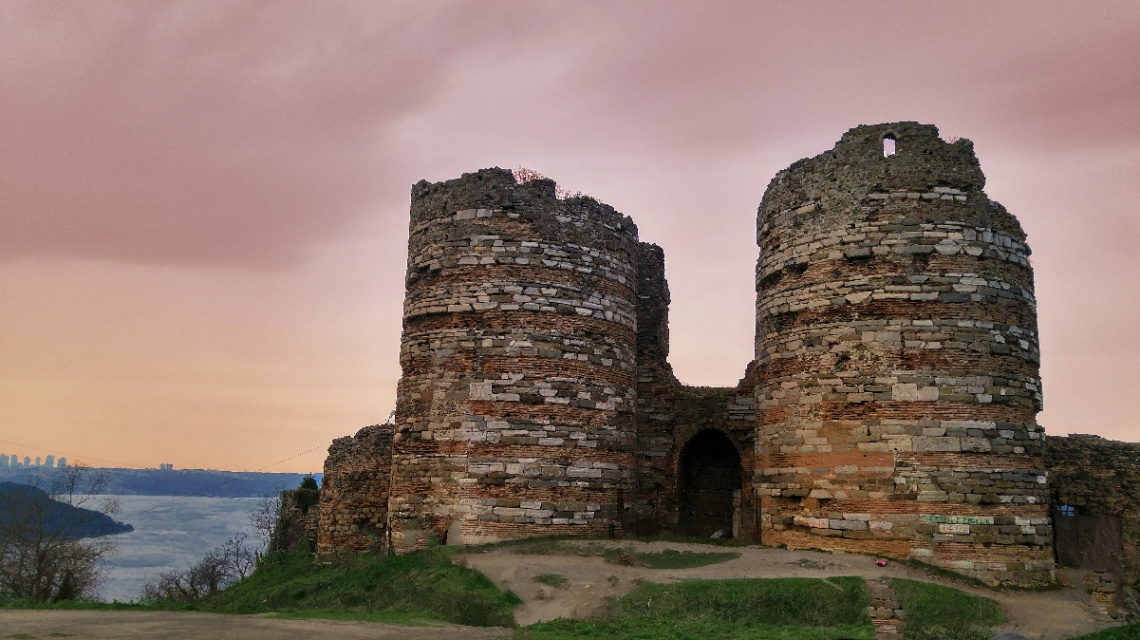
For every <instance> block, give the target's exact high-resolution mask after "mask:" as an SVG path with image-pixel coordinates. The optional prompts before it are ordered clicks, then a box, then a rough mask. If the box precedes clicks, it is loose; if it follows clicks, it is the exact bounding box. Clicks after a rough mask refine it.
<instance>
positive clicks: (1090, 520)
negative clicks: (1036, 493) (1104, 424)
mask: <svg viewBox="0 0 1140 640" xmlns="http://www.w3.org/2000/svg"><path fill="white" fill-rule="evenodd" d="M1045 462H1046V465H1047V467H1048V469H1049V491H1050V494H1051V497H1052V502H1053V505H1054V510H1053V516H1054V518H1055V523H1056V533H1057V536H1056V544H1057V558H1058V560H1059V561H1060V562H1059V564H1061V565H1063V566H1067V567H1071V568H1074V569H1080V570H1086V571H1090V572H1091V573H1090V575H1088V576H1087V577H1086V578H1085V583H1086V587H1089V588H1091V590H1092V591H1093V596H1094V597H1095V598H1096V599H1097V600H1099V601H1100V603H1101V604H1102V605H1103V606H1104V607H1105V608H1106V609H1108V610H1112V609H1115V608H1117V607H1120V606H1125V605H1126V604H1128V605H1129V606H1131V607H1132V609H1133V613H1140V611H1136V601H1135V596H1134V595H1133V597H1132V598H1131V600H1132V602H1131V603H1126V600H1128V599H1126V598H1125V593H1126V592H1127V590H1128V589H1127V585H1130V584H1131V585H1134V586H1135V585H1136V582H1137V580H1140V444H1137V443H1131V442H1116V441H1113V440H1106V439H1104V438H1101V437H1100V436H1092V435H1081V434H1072V435H1069V436H1068V437H1056V436H1050V437H1048V438H1046V447H1045ZM1133 593H1134V592H1133Z"/></svg>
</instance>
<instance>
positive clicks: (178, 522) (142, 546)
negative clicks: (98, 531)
mask: <svg viewBox="0 0 1140 640" xmlns="http://www.w3.org/2000/svg"><path fill="white" fill-rule="evenodd" d="M114 498H115V499H116V500H118V503H119V507H120V511H119V512H118V513H116V514H114V515H113V516H112V517H113V518H114V519H115V520H119V521H121V522H126V523H127V524H130V525H133V526H134V528H135V530H134V531H132V532H130V533H120V534H117V535H114V536H110V537H109V538H107V539H108V540H110V541H112V542H114V543H115V545H116V546H117V549H116V550H115V551H114V552H113V553H111V554H110V555H109V556H107V559H106V560H105V562H104V567H105V568H106V573H107V581H106V582H105V583H103V586H102V587H100V589H99V596H100V598H101V599H103V600H107V601H111V600H120V601H124V602H125V601H128V600H136V599H138V597H139V595H140V593H141V591H142V585H143V583H145V582H147V581H148V580H150V579H152V578H154V577H155V576H157V575H158V574H160V573H162V572H164V571H170V570H172V569H178V570H182V569H185V568H186V567H188V566H190V565H192V564H194V563H196V562H197V561H199V560H201V559H202V556H204V555H205V554H206V552H208V551H210V550H211V549H213V548H214V547H217V546H219V545H221V544H222V543H223V542H225V541H226V540H227V539H229V538H230V537H231V536H234V535H236V534H238V533H241V532H245V533H246V534H248V535H249V538H250V539H249V542H250V544H257V543H258V539H257V535H256V533H255V531H254V529H253V525H252V524H251V522H250V517H249V514H250V512H252V511H253V510H254V508H256V507H257V505H258V503H259V502H260V501H261V498H198V497H171V496H114Z"/></svg>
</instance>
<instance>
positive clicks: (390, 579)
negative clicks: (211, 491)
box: [198, 551, 520, 627]
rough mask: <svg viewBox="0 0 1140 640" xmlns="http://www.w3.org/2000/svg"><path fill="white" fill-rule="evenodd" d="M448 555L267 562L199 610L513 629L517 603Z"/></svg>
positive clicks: (305, 556)
mask: <svg viewBox="0 0 1140 640" xmlns="http://www.w3.org/2000/svg"><path fill="white" fill-rule="evenodd" d="M448 555H449V554H445V553H443V552H439V551H429V552H420V553H413V554H409V555H405V556H394V557H390V558H383V559H376V558H372V557H367V556H361V557H357V558H353V559H352V560H351V561H349V562H348V563H347V564H345V565H343V566H333V565H314V564H313V561H312V559H311V557H310V556H309V555H308V554H291V555H286V556H284V557H283V558H282V559H281V560H280V561H277V562H265V563H263V564H262V565H261V566H260V567H259V568H258V570H257V571H256V572H255V573H254V574H253V575H252V576H250V577H249V578H246V579H245V580H243V581H242V582H240V583H238V584H236V585H234V586H232V587H230V588H229V589H227V590H226V591H223V592H221V593H219V594H217V595H215V596H214V597H212V598H210V599H208V600H206V601H205V602H203V603H201V604H200V605H198V608H199V609H203V610H208V611H218V612H222V613H260V612H266V611H276V612H286V613H287V614H290V616H291V617H297V616H302V617H313V616H314V614H316V612H321V614H320V616H319V617H355V618H356V619H369V620H378V621H399V622H408V621H411V620H424V621H440V622H454V623H457V624H466V625H472V626H480V627H486V626H501V627H509V626H512V625H513V624H514V623H513V619H512V612H513V611H514V608H515V606H517V605H518V604H519V603H520V600H519V599H518V597H517V596H515V595H514V594H513V593H503V592H501V591H499V589H498V588H497V587H496V586H495V585H494V584H493V583H492V582H491V581H490V580H489V579H488V578H487V577H486V576H484V575H483V574H481V573H479V572H477V571H473V570H471V569H467V568H464V567H460V566H457V565H454V564H451V563H450V562H449V561H448ZM306 612H307V613H306ZM332 612H337V613H335V614H332Z"/></svg>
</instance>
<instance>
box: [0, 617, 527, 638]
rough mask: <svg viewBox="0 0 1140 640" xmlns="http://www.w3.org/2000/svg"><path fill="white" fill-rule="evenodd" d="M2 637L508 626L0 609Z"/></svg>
mask: <svg viewBox="0 0 1140 640" xmlns="http://www.w3.org/2000/svg"><path fill="white" fill-rule="evenodd" d="M0 634H2V636H0V637H4V638H28V639H30V638H37V639H38V638H61V637H71V638H73V639H74V640H89V639H90V640H104V639H106V640H110V639H111V638H114V639H116V640H141V639H143V638H146V639H147V640H150V639H152V638H164V639H169V640H192V639H193V640H198V639H200V638H225V639H226V640H312V639H313V638H330V639H331V638H336V639H337V640H342V639H343V640H357V639H358V638H359V639H360V640H364V639H365V638H368V639H369V640H376V639H380V640H403V639H405V638H406V639H408V640H437V639H439V640H486V639H490V638H510V637H512V636H513V632H512V631H511V630H510V629H479V628H474V627H461V626H457V625H447V626H442V627H401V626H395V625H386V624H377V623H373V622H342V621H339V620H277V619H274V618H266V617H264V616H257V615H254V616H237V615H222V614H219V613H196V612H183V611H12V610H5V611H0Z"/></svg>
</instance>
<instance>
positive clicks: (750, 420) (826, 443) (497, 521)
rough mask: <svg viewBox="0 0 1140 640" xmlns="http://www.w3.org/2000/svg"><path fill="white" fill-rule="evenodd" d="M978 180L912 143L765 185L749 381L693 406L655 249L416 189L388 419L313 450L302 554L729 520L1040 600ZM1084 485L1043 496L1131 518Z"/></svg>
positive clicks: (843, 153) (1020, 245) (543, 194)
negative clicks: (1007, 586) (313, 539)
mask: <svg viewBox="0 0 1140 640" xmlns="http://www.w3.org/2000/svg"><path fill="white" fill-rule="evenodd" d="M886 139H893V140H894V141H895V143H896V150H895V152H894V153H893V154H892V155H889V156H888V155H886V154H884V146H883V145H884V140H886ZM984 185H985V178H984V176H983V175H982V172H981V169H980V166H979V163H978V160H977V158H976V157H975V155H974V152H973V145H972V144H971V143H970V142H969V141H968V140H959V141H956V142H952V143H948V142H944V141H942V140H941V139H939V137H938V131H937V129H936V128H935V127H933V126H929V125H920V124H917V123H907V122H902V123H893V124H885V125H876V126H869V127H868V126H863V127H857V128H855V129H852V130H851V131H849V132H847V133H846V134H845V135H844V136H843V138H842V139H841V140H840V141H839V142H838V143H837V145H836V146H835V148H834V149H832V150H831V151H828V152H825V153H823V154H821V155H819V156H817V157H815V158H810V159H805V160H801V161H799V162H797V163H795V164H793V165H792V166H791V167H789V168H788V169H787V170H785V171H782V172H780V173H779V174H778V175H777V176H776V177H775V178H774V179H773V180H772V181H771V183H770V184H769V186H768V189H767V192H766V193H765V196H764V200H763V202H762V203H761V205H760V209H759V218H758V227H757V241H758V244H759V246H760V249H761V254H760V258H759V260H758V261H757V270H756V289H757V307H756V313H757V325H756V327H757V333H756V349H755V359H754V361H753V362H751V363H750V364H749V365H748V367H747V369H746V373H745V376H744V378H743V379H742V380H741V381H740V383H739V384H738V385H737V386H736V387H734V388H702V387H688V386H685V385H683V384H681V383H680V382H679V381H678V380H677V379H676V377H675V376H674V374H673V370H672V368H671V367H670V365H669V362H668V355H669V326H668V305H669V288H668V283H667V282H666V279H665V259H664V254H663V252H662V250H661V248H660V247H657V246H655V245H652V244H647V243H643V242H640V241H639V239H638V235H637V228H636V227H635V226H634V224H633V222H632V221H631V220H630V219H629V218H627V217H625V216H623V215H621V214H620V213H618V212H616V211H614V210H613V209H612V208H611V207H608V206H606V205H604V204H601V203H599V202H597V201H596V200H594V199H592V198H589V197H575V198H559V197H558V196H557V194H556V188H555V185H554V183H553V182H552V181H550V180H546V179H535V180H531V181H529V182H526V183H524V184H520V183H518V181H516V179H515V177H514V176H513V175H512V173H511V172H509V171H504V170H501V169H487V170H483V171H479V172H476V173H471V174H465V175H464V176H462V177H461V178H458V179H456V180H449V181H446V182H440V183H434V184H433V183H428V182H420V183H419V184H417V185H415V186H414V187H413V190H412V206H411V224H410V237H409V242H408V269H407V279H406V298H405V301H404V332H403V337H402V342H401V355H400V361H401V366H402V368H403V376H402V378H401V380H400V383H399V388H398V391H397V410H396V423H395V425H394V426H393V427H392V428H391V430H388V431H383V428H381V427H369V428H367V429H366V430H364V431H362V432H361V433H359V434H357V436H356V437H355V438H344V439H340V440H337V441H336V443H334V445H333V447H332V448H331V449H330V456H329V460H328V462H327V463H326V491H325V492H324V493H323V495H322V499H321V515H320V523H321V524H320V534H319V539H318V548H319V549H320V550H323V551H325V552H328V551H332V550H339V549H350V550H358V551H365V550H372V551H377V550H387V549H388V548H389V546H390V548H392V549H394V550H395V551H397V552H400V551H405V550H409V549H414V548H419V547H422V546H424V545H426V544H427V543H428V542H429V541H431V540H437V541H441V542H444V543H447V544H470V543H479V542H488V541H494V540H502V539H511V538H519V537H527V536H536V535H614V536H617V535H622V534H623V533H624V532H627V531H632V532H638V533H653V532H668V531H673V532H682V533H683V532H685V531H699V532H701V535H705V534H707V533H708V531H707V530H708V529H710V528H712V527H714V526H720V524H719V523H722V522H724V523H727V522H729V521H731V534H730V535H733V536H735V537H737V538H740V539H745V540H761V541H762V542H764V543H766V544H773V545H775V544H786V545H788V546H793V547H823V548H834V549H848V550H854V551H860V552H872V553H878V554H884V555H890V556H896V557H912V558H918V559H922V560H925V561H928V562H933V563H936V564H939V565H941V566H943V567H946V568H949V569H952V570H954V571H958V572H960V573H964V574H966V575H970V576H973V577H976V578H979V579H981V580H985V581H987V582H993V583H1004V582H1009V583H1020V584H1032V583H1040V582H1045V581H1048V580H1050V579H1051V577H1052V575H1053V549H1052V544H1053V529H1052V526H1051V520H1050V512H1049V506H1048V503H1049V497H1050V496H1049V488H1048V487H1049V485H1048V482H1047V476H1046V473H1045V469H1046V468H1048V467H1047V465H1046V462H1045V460H1043V458H1042V454H1043V449H1044V445H1043V443H1044V434H1043V431H1042V428H1041V427H1040V426H1038V425H1037V423H1036V414H1037V412H1038V411H1039V410H1040V407H1041V384H1040V377H1039V373H1038V368H1039V353H1038V343H1037V321H1036V311H1035V301H1034V297H1033V273H1032V269H1031V268H1030V264H1029V248H1028V246H1027V245H1026V242H1025V234H1024V232H1023V231H1022V230H1021V227H1020V225H1019V224H1018V222H1017V220H1016V219H1015V218H1014V217H1013V216H1012V215H1010V214H1009V213H1008V212H1007V211H1006V210H1005V209H1004V208H1003V207H1002V206H1001V205H999V204H998V203H996V202H993V201H991V200H989V198H987V197H986V195H985V193H984V191H983V187H984ZM376 429H379V430H380V431H372V430H376ZM1081 446H1082V447H1083V445H1081ZM1078 449H1079V450H1081V451H1084V449H1083V448H1081V447H1078ZM1098 450H1099V449H1098ZM1057 451H1061V449H1060V448H1058V449H1057ZM1066 451H1067V450H1066ZM1057 455H1060V456H1061V457H1063V458H1065V459H1069V458H1074V459H1076V458H1080V456H1081V455H1085V454H1080V455H1077V454H1076V453H1072V454H1071V455H1070V454H1068V453H1066V454H1063V455H1062V454H1057ZM1097 455H1102V456H1103V455H1107V454H1102V453H1098V454H1097ZM1114 455H1115V454H1114ZM1086 457H1087V456H1086ZM1108 458H1112V456H1111V455H1110V456H1108ZM1058 459H1060V458H1058ZM1080 459H1081V460H1085V458H1080ZM1106 459H1107V458H1106ZM1112 459H1113V460H1116V458H1112ZM1058 464H1061V463H1058ZM1082 464H1084V463H1082ZM1062 466H1063V465H1062ZM1086 466H1087V465H1086ZM1082 468H1083V467H1081V466H1079V465H1076V466H1072V468H1071V470H1070V471H1067V472H1065V474H1064V475H1058V482H1060V484H1058V485H1056V486H1055V487H1054V496H1053V497H1054V498H1055V499H1060V498H1058V495H1059V494H1057V491H1061V490H1064V491H1068V492H1069V493H1065V494H1064V496H1065V498H1064V499H1066V500H1069V501H1070V502H1072V503H1074V504H1079V505H1084V507H1085V508H1087V509H1090V510H1100V511H1105V510H1111V509H1113V508H1116V509H1118V510H1120V512H1121V513H1122V514H1124V517H1126V518H1133V517H1134V515H1132V516H1130V515H1127V514H1130V513H1131V514H1134V513H1135V509H1134V508H1133V507H1132V506H1125V507H1121V506H1120V505H1121V504H1134V502H1133V503H1127V502H1126V501H1125V502H1121V501H1120V500H1119V499H1116V502H1112V501H1109V500H1107V498H1104V497H1103V496H1101V495H1100V494H1095V492H1093V491H1092V489H1093V488H1094V487H1095V483H1096V482H1101V480H1103V478H1102V477H1101V476H1095V477H1092V481H1091V482H1093V483H1092V484H1089V483H1086V484H1085V485H1082V484H1081V483H1082V482H1084V480H1081V478H1084V479H1088V478H1085V476H1083V475H1080V474H1081V473H1085V472H1084V471H1082V470H1081V469H1082ZM738 469H739V472H740V473H739V475H737V470H738ZM1106 477H1107V476H1106ZM1116 477H1117V476H1113V478H1116ZM1120 477H1122V478H1123V477H1125V476H1120ZM1128 477H1130V476H1128ZM737 479H739V482H738V483H739V485H740V486H739V487H738V488H734V484H735V483H737ZM1078 480H1079V481H1078ZM1112 481H1113V482H1114V481H1115V480H1112ZM1121 482H1124V481H1123V480H1122V481H1121ZM1128 482H1133V480H1128ZM1109 484H1111V482H1110V483H1109ZM1086 485H1087V488H1088V491H1087V492H1086V493H1081V492H1080V490H1078V487H1081V486H1086ZM1126 485H1127V483H1126V482H1124V484H1121V485H1120V492H1122V493H1128V492H1129V491H1132V493H1131V494H1129V495H1132V496H1134V495H1135V492H1134V491H1133V489H1131V488H1129V487H1131V486H1132V485H1127V486H1126ZM1112 486H1115V485H1112ZM1063 487H1068V488H1067V489H1063ZM710 510H711V511H715V512H716V513H712V514H711V515H710V513H711V512H710ZM718 510H719V511H718ZM702 513H703V514H704V515H701V514H702ZM726 514H728V515H727V516H726ZM1127 522H1128V523H1129V524H1127V526H1128V527H1131V528H1130V529H1129V530H1130V531H1134V530H1135V524H1134V520H1127ZM727 529H728V525H725V527H724V528H723V529H721V530H719V531H717V534H718V535H721V534H724V533H725V531H726V530H727ZM1129 544H1132V545H1133V546H1132V547H1130V551H1129V553H1130V554H1132V555H1130V556H1129V558H1130V560H1129V562H1132V563H1133V565H1130V566H1134V564H1135V542H1134V539H1133V542H1130V543H1129Z"/></svg>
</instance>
